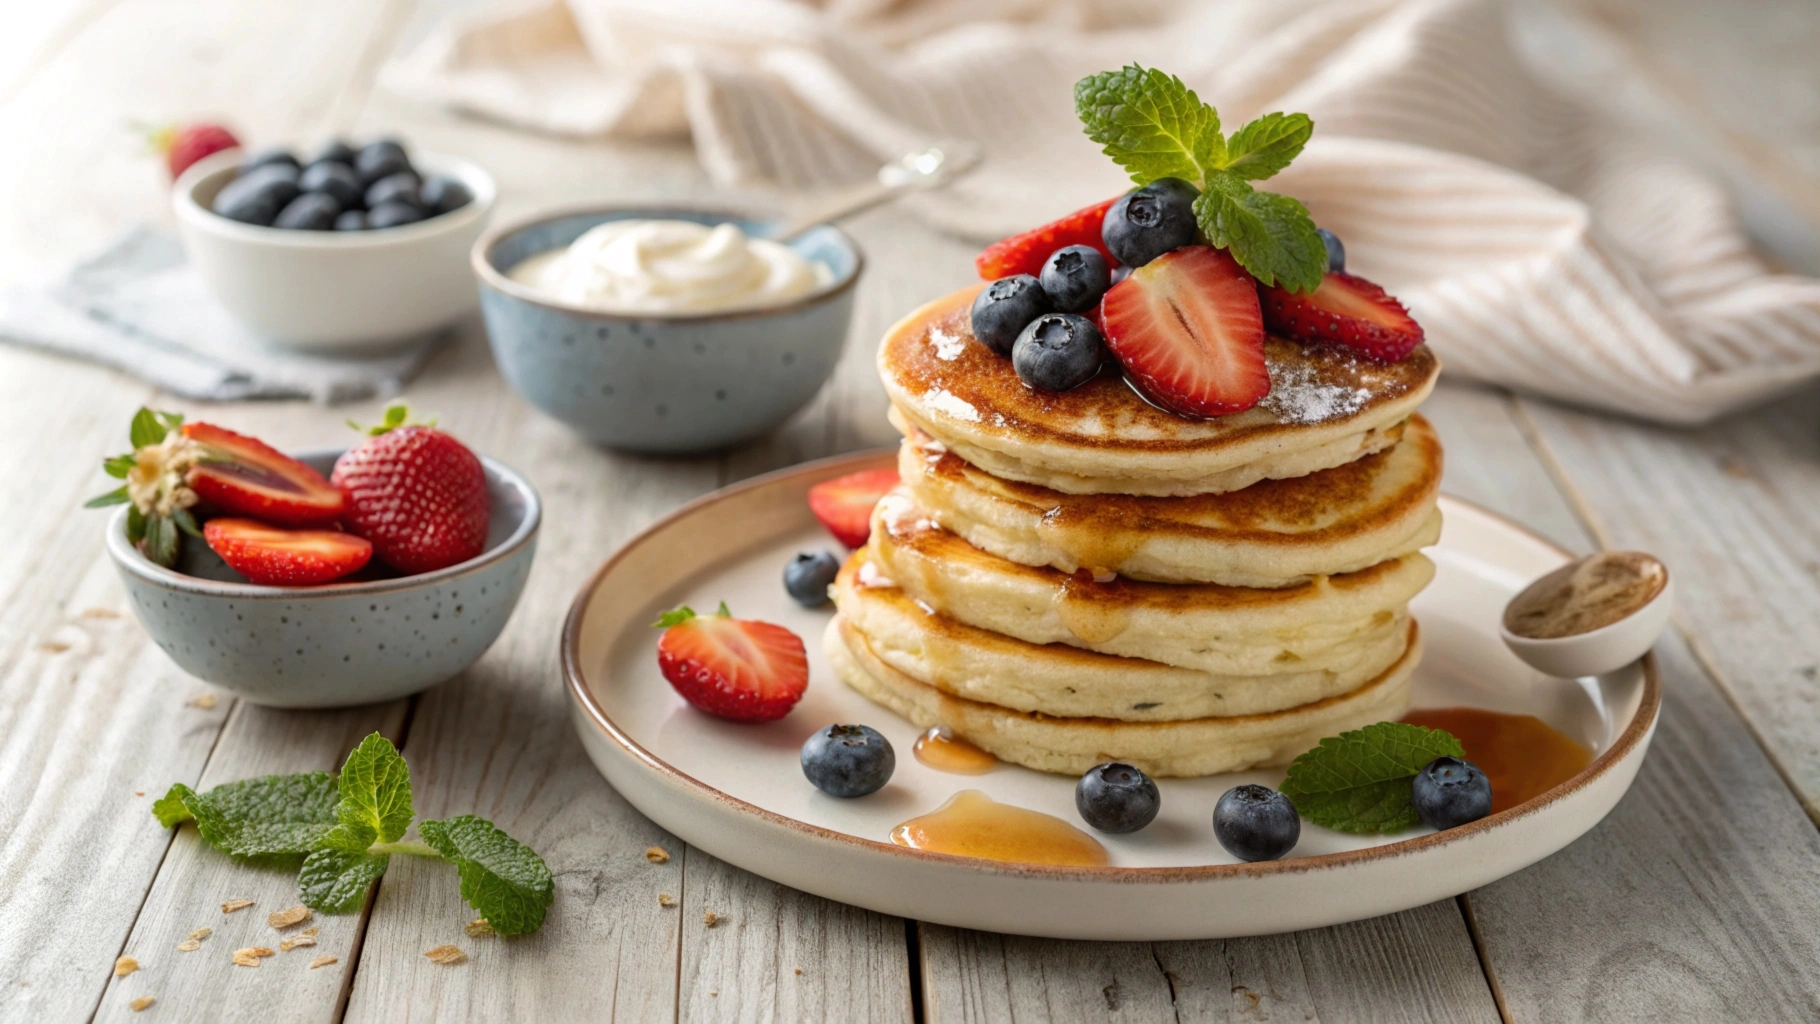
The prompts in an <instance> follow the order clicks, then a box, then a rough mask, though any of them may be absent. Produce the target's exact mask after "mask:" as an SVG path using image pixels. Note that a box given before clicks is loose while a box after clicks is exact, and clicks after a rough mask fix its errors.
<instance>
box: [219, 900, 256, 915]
mask: <svg viewBox="0 0 1820 1024" xmlns="http://www.w3.org/2000/svg"><path fill="white" fill-rule="evenodd" d="M252 905H253V901H252V900H228V901H227V902H226V903H223V904H222V905H221V912H222V913H223V914H232V913H233V912H234V911H236V910H245V909H246V908H248V907H250V906H252Z"/></svg>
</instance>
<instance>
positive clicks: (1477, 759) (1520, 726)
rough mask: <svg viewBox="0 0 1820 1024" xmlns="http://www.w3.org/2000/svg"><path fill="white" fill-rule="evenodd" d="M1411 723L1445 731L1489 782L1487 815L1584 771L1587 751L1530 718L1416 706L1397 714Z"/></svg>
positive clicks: (1539, 794)
mask: <svg viewBox="0 0 1820 1024" xmlns="http://www.w3.org/2000/svg"><path fill="white" fill-rule="evenodd" d="M1403 721H1405V722H1408V723H1410V724H1411V725H1421V726H1426V727H1427V728H1430V729H1446V730H1447V731H1448V732H1450V733H1452V734H1453V735H1454V738H1455V739H1458V740H1459V741H1460V745H1461V746H1463V747H1465V748H1466V760H1468V761H1471V762H1472V763H1473V764H1476V765H1478V766H1479V770H1480V771H1482V772H1484V773H1485V777H1486V778H1487V779H1489V780H1491V810H1492V813H1493V814H1496V813H1497V812H1499V811H1502V810H1507V809H1509V808H1512V807H1516V806H1517V805H1519V804H1523V803H1527V802H1528V801H1530V800H1532V799H1534V798H1536V797H1538V796H1541V795H1542V794H1543V793H1546V792H1548V791H1549V790H1551V789H1553V788H1555V787H1556V786H1558V785H1560V784H1561V783H1563V782H1566V781H1567V780H1568V779H1571V778H1573V777H1574V776H1575V775H1578V774H1580V772H1582V771H1584V770H1585V768H1586V766H1587V765H1588V764H1590V763H1592V757H1593V753H1592V751H1591V750H1590V749H1588V748H1587V747H1586V746H1585V745H1584V744H1582V743H1580V742H1578V741H1577V740H1574V739H1572V738H1571V737H1569V736H1566V735H1564V734H1563V733H1561V732H1560V731H1559V730H1557V729H1556V728H1554V727H1553V726H1551V725H1549V724H1548V723H1547V722H1544V721H1542V720H1541V719H1540V718H1537V717H1536V716H1534V715H1507V714H1503V713H1501V712H1497V711H1486V710H1483V709H1481V708H1422V709H1419V710H1416V711H1411V712H1410V713H1408V714H1407V715H1404V716H1403Z"/></svg>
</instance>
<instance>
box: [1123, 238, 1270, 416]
mask: <svg viewBox="0 0 1820 1024" xmlns="http://www.w3.org/2000/svg"><path fill="white" fill-rule="evenodd" d="M1100 322H1101V324H1102V325H1103V330H1104V335H1105V338H1106V346H1107V347H1108V348H1110V349H1111V350H1112V354H1113V355H1115V356H1117V357H1118V360H1119V362H1121V363H1123V364H1124V365H1125V373H1126V374H1127V376H1128V378H1129V379H1131V380H1133V381H1134V382H1135V383H1136V384H1137V385H1138V386H1139V387H1141V388H1142V389H1143V391H1144V392H1145V394H1147V395H1148V396H1149V397H1150V398H1151V399H1153V400H1154V401H1155V402H1156V403H1157V404H1159V405H1162V406H1165V407H1167V408H1169V409H1171V410H1173V411H1175V412H1178V413H1181V414H1182V415H1184V416H1224V415H1226V414H1228V413H1235V412H1243V411H1244V410H1246V409H1249V408H1251V407H1252V406H1254V405H1256V404H1258V402H1260V401H1262V400H1263V398H1264V396H1265V395H1268V394H1270V373H1269V372H1268V371H1267V370H1266V369H1265V368H1264V318H1263V316H1262V315H1261V314H1260V313H1259V311H1258V289H1257V282H1256V281H1255V280H1253V279H1252V277H1251V275H1250V274H1247V273H1246V272H1245V270H1244V268H1243V267H1240V266H1239V264H1238V261H1237V260H1235V259H1233V258H1232V256H1231V254H1229V253H1227V252H1226V251H1225V250H1224V249H1215V248H1213V247H1211V246H1206V245H1189V246H1183V247H1182V248H1180V249H1177V250H1175V251H1174V252H1169V253H1165V254H1163V255H1162V256H1159V257H1157V258H1156V259H1154V260H1152V261H1150V262H1149V263H1146V264H1145V265H1143V266H1141V267H1139V268H1137V269H1136V270H1133V271H1132V272H1131V276H1129V277H1127V278H1125V279H1124V280H1123V281H1120V282H1119V283H1118V284H1115V285H1113V286H1112V287H1111V288H1110V289H1109V290H1108V291H1107V292H1106V296H1105V298H1103V299H1101V300H1100Z"/></svg>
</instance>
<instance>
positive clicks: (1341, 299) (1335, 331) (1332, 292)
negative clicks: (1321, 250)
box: [1258, 271, 1422, 363]
mask: <svg viewBox="0 0 1820 1024" xmlns="http://www.w3.org/2000/svg"><path fill="white" fill-rule="evenodd" d="M1258 295H1259V297H1260V298H1261V299H1262V301H1263V303H1264V323H1265V324H1266V325H1268V326H1269V327H1270V329H1271V330H1272V331H1274V332H1276V333H1278V334H1281V335H1283V336H1285V337H1289V338H1294V339H1295V340H1297V341H1315V342H1319V341H1331V342H1334V343H1335V344H1339V345H1345V346H1346V347H1347V348H1351V349H1357V350H1358V351H1360V352H1362V353H1364V354H1365V355H1366V356H1369V357H1370V358H1372V359H1376V360H1378V361H1379V362H1385V363H1395V362H1399V361H1401V360H1402V359H1404V358H1406V357H1407V356H1408V355H1409V353H1411V352H1413V351H1415V348H1416V346H1417V345H1420V344H1422V325H1421V324H1418V323H1416V322H1415V320H1414V319H1413V318H1411V317H1410V315H1409V311H1408V310H1406V309H1404V308H1403V304H1402V303H1401V302H1398V301H1397V300H1396V299H1394V298H1391V296H1390V295H1389V293H1387V292H1385V291H1384V289H1382V288H1379V287H1378V286H1377V285H1375V284H1373V283H1371V282H1370V281H1367V280H1365V279H1364V278H1362V277H1354V276H1353V275H1351V274H1342V273H1339V272H1337V271H1330V272H1329V273H1328V274H1327V276H1326V277H1323V278H1322V279H1321V286H1320V287H1318V288H1316V289H1315V290H1314V291H1312V292H1309V293H1307V294H1297V293H1296V292H1292V291H1289V290H1288V289H1286V288H1260V289H1258Z"/></svg>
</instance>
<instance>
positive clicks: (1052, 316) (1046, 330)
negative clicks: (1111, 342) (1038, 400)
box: [1011, 313, 1106, 391]
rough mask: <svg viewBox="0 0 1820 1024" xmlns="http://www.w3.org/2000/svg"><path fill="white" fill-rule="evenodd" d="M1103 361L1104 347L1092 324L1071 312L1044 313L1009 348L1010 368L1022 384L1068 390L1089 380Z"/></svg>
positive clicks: (1045, 389) (1047, 389)
mask: <svg viewBox="0 0 1820 1024" xmlns="http://www.w3.org/2000/svg"><path fill="white" fill-rule="evenodd" d="M1105 361H1106V344H1105V342H1104V341H1103V340H1102V339H1101V338H1100V329H1099V328H1098V327H1095V326H1093V321H1091V320H1089V319H1087V318H1086V317H1084V316H1076V315H1075V314H1073V313H1044V314H1043V315H1042V316H1039V317H1037V318H1036V319H1035V320H1032V321H1030V325H1029V326H1028V327H1025V328H1024V332H1023V333H1022V334H1019V335H1018V336H1017V342H1016V343H1015V344H1013V345H1012V346H1011V368H1012V369H1014V370H1016V371H1017V375H1018V377H1019V378H1020V379H1022V380H1023V382H1024V383H1026V384H1028V385H1030V386H1031V387H1033V388H1042V389H1043V390H1044V391H1067V390H1069V389H1071V388H1078V387H1080V386H1081V385H1082V384H1085V383H1087V382H1088V381H1090V380H1092V379H1093V377H1094V374H1097V373H1099V372H1100V364H1101V363H1103V362H1105Z"/></svg>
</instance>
